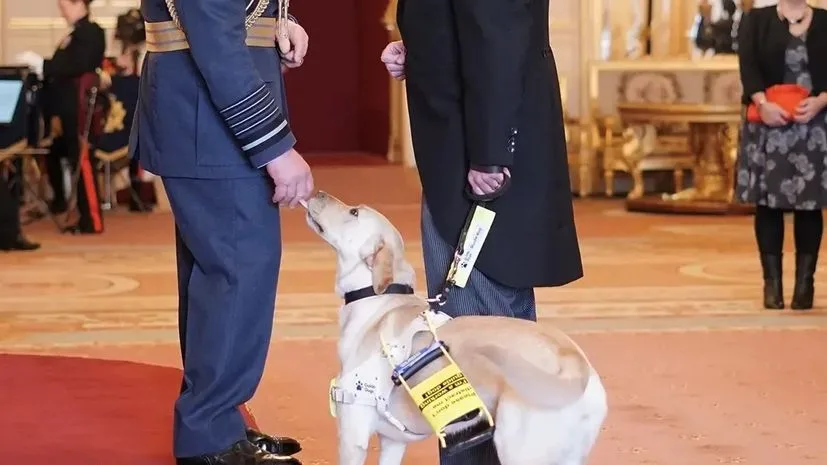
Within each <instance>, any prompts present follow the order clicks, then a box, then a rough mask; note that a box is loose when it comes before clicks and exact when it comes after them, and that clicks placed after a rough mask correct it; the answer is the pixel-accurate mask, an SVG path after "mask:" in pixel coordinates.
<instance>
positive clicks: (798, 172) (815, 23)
mask: <svg viewBox="0 0 827 465" xmlns="http://www.w3.org/2000/svg"><path fill="white" fill-rule="evenodd" d="M738 43H739V44H740V46H739V53H738V55H739V61H740V69H741V82H742V84H743V87H744V96H743V103H744V104H745V105H749V104H750V103H753V104H755V105H756V106H757V107H758V109H759V112H760V115H761V122H760V123H758V122H749V121H745V122H744V124H743V128H742V131H741V146H740V151H739V154H738V161H737V166H736V173H737V179H736V186H735V197H736V199H737V200H738V201H740V202H744V203H754V204H756V205H757V207H756V213H755V236H756V239H757V241H758V249H759V252H760V255H761V267H762V271H763V276H764V307H765V308H767V309H782V308H784V296H783V292H782V280H781V276H782V267H781V263H782V251H783V247H784V212H785V211H790V210H791V211H793V215H794V219H795V249H796V259H795V264H796V271H795V288H794V291H793V297H792V304H791V307H792V308H793V309H796V310H804V309H809V308H812V306H813V294H814V289H813V275H814V273H815V270H816V263H817V261H818V253H819V248H820V246H821V236H822V231H823V219H822V211H821V210H822V209H823V208H824V207H825V205H827V113H826V112H825V110H824V108H825V106H827V60H824V59H823V58H819V57H825V56H827V11H825V10H822V9H819V8H811V7H809V6H807V4H806V1H805V0H782V1H780V2H779V4H778V6H777V7H776V6H769V7H763V8H756V9H753V10H752V11H750V12H749V13H747V14H746V15H745V16H744V17H743V19H742V20H741V25H740V36H739V38H738ZM777 84H798V85H800V86H802V87H804V88H806V89H807V90H809V91H810V97H809V98H807V99H805V100H804V101H803V102H802V103H801V104H800V105H799V106H798V108H796V109H795V111H794V112H792V113H788V112H787V111H785V110H784V109H782V108H781V107H780V106H779V105H777V104H775V103H773V102H770V101H767V96H766V90H767V89H768V88H769V87H771V86H774V85H777Z"/></svg>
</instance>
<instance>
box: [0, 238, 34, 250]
mask: <svg viewBox="0 0 827 465" xmlns="http://www.w3.org/2000/svg"><path fill="white" fill-rule="evenodd" d="M39 248H40V244H37V243H34V242H32V241H30V240H28V239H26V238H25V237H23V236H22V235H18V236H17V238H15V239H14V240H13V241H8V242H0V250H2V251H4V252H14V251H30V250H37V249H39Z"/></svg>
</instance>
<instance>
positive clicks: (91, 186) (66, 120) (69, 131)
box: [18, 0, 106, 234]
mask: <svg viewBox="0 0 827 465" xmlns="http://www.w3.org/2000/svg"><path fill="white" fill-rule="evenodd" d="M57 3H58V7H59V9H60V13H61V15H62V16H63V18H64V19H65V20H66V22H67V23H68V24H70V25H71V26H72V32H70V33H69V35H68V36H66V37H65V38H64V39H63V40H62V41H61V42H60V44H59V45H58V48H57V50H55V53H54V54H53V55H52V57H51V58H49V59H45V60H44V59H43V58H42V57H40V56H39V55H37V54H35V53H33V52H24V53H22V54H20V55H18V59H19V60H20V61H22V62H24V63H27V64H28V65H29V66H30V67H32V68H33V69H34V70H35V71H36V72H37V73H38V74H39V75H40V76H42V78H43V81H44V100H45V105H46V107H47V108H46V114H47V117H49V118H50V123H51V126H52V127H51V129H52V135H53V136H54V139H53V143H52V147H51V153H50V154H49V156H48V157H47V159H46V160H47V169H48V175H49V182H50V184H51V186H52V190H53V191H54V200H53V201H52V205H51V210H52V211H53V212H55V213H60V212H63V211H65V210H66V209H67V199H66V197H65V195H64V193H65V187H64V181H63V168H62V160H67V161H68V162H69V165H70V166H71V167H72V172H73V173H74V172H75V171H78V172H79V175H80V176H79V179H78V183H77V187H76V189H77V206H78V211H79V213H80V220H79V222H78V224H77V225H74V226H70V227H69V228H66V232H71V233H83V234H94V233H101V232H103V215H102V212H101V206H100V196H99V195H98V185H97V181H96V177H95V169H94V165H95V163H94V160H93V158H94V154H93V151H92V150H91V149H90V153H89V157H81V146H80V140H79V135H82V134H83V133H84V126H85V124H86V121H85V117H84V114H85V112H86V108H83V107H82V105H81V100H83V103H84V105H85V103H86V99H85V97H84V98H81V94H82V93H83V87H84V84H83V81H82V79H83V78H88V77H89V76H90V75H93V74H95V73H96V71H97V70H98V69H99V68H100V67H101V66H102V63H103V58H104V53H105V50H106V36H105V34H104V32H103V29H102V28H101V27H100V26H99V25H98V24H97V23H95V22H93V21H91V20H90V19H89V4H91V3H92V0H58V2H57ZM73 188H74V186H73Z"/></svg>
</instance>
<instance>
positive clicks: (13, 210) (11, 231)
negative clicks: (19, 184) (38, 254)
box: [0, 173, 40, 252]
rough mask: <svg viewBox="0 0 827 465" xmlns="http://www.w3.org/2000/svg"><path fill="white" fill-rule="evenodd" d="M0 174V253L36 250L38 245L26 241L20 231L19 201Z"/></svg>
mask: <svg viewBox="0 0 827 465" xmlns="http://www.w3.org/2000/svg"><path fill="white" fill-rule="evenodd" d="M17 192H18V190H17V189H11V188H10V186H9V183H8V182H7V181H6V177H5V176H4V175H3V173H0V251H4V252H11V251H15V250H37V249H39V248H40V244H36V243H34V242H31V241H30V240H28V239H26V236H24V235H23V233H22V232H21V231H20V200H19V196H18V195H17Z"/></svg>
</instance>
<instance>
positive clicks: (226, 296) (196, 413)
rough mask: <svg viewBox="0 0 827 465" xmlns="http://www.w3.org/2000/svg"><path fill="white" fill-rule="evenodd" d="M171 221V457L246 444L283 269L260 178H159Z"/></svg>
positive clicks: (273, 213) (273, 216) (273, 215)
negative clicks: (174, 296)
mask: <svg viewBox="0 0 827 465" xmlns="http://www.w3.org/2000/svg"><path fill="white" fill-rule="evenodd" d="M164 186H165V187H166V191H167V194H168V196H169V200H170V205H171V207H172V212H173V214H174V216H175V237H176V252H177V259H178V260H177V261H178V293H179V302H178V305H179V309H178V312H179V331H180V337H181V354H182V360H183V366H184V378H183V385H182V390H181V395H180V397H179V398H178V400H177V401H176V403H175V416H174V444H173V452H174V454H175V456H176V457H191V456H197V455H202V454H213V453H216V452H219V451H222V450H225V449H227V448H228V447H229V446H231V445H232V444H233V443H235V442H237V441H239V440H241V439H244V437H245V424H244V420H243V419H242V416H241V414H240V412H239V410H238V406H239V405H242V404H244V403H245V402H247V401H248V400H250V398H252V396H253V394H254V392H255V390H256V388H257V387H258V384H259V381H260V380H261V376H262V373H263V371H264V364H265V359H266V356H267V350H268V348H269V345H270V335H271V333H272V328H273V313H274V307H275V293H276V285H277V280H278V272H279V265H280V262H281V231H280V222H279V210H278V206H277V205H275V204H273V203H272V201H271V198H272V195H273V189H272V183H271V181H270V179H269V178H266V177H263V176H262V177H247V178H238V179H190V178H164Z"/></svg>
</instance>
